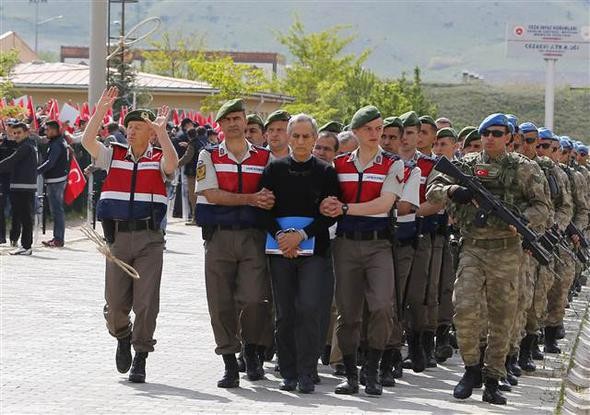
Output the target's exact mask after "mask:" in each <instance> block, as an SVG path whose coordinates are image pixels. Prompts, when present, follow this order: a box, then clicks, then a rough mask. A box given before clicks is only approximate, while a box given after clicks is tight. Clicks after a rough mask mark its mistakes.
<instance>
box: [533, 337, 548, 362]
mask: <svg viewBox="0 0 590 415" xmlns="http://www.w3.org/2000/svg"><path fill="white" fill-rule="evenodd" d="M531 355H532V357H533V360H543V359H544V358H545V356H544V355H543V352H541V349H539V335H536V336H535V339H534V341H533V344H532V346H531Z"/></svg>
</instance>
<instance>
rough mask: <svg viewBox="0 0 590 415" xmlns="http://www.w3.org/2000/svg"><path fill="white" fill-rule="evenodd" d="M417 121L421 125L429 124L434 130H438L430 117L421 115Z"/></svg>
mask: <svg viewBox="0 0 590 415" xmlns="http://www.w3.org/2000/svg"><path fill="white" fill-rule="evenodd" d="M419 120H420V122H421V123H422V124H430V125H432V126H433V127H434V129H437V128H438V127H437V126H436V121H434V118H432V117H431V116H430V115H423V116H421V117H420V118H419Z"/></svg>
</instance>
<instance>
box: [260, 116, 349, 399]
mask: <svg viewBox="0 0 590 415" xmlns="http://www.w3.org/2000/svg"><path fill="white" fill-rule="evenodd" d="M287 134H288V135H289V144H290V147H291V155H290V156H289V157H285V158H283V159H279V160H275V161H273V162H272V163H271V164H270V165H269V166H267V167H266V169H265V170H264V173H263V176H262V186H263V187H264V188H266V189H269V190H271V191H272V192H273V193H274V195H275V201H276V202H275V205H274V208H273V209H272V210H271V211H269V212H265V213H264V214H265V222H266V228H267V230H268V232H269V233H270V234H271V235H273V236H274V238H275V239H276V240H277V242H278V247H279V249H280V254H278V255H271V256H270V272H271V277H272V286H273V293H274V301H275V307H276V341H277V351H278V358H279V361H280V372H281V375H282V377H283V381H282V382H281V385H280V389H282V390H288V391H292V390H294V389H295V388H296V387H298V389H299V391H300V392H301V393H310V392H313V390H314V382H313V380H312V375H313V373H314V372H315V370H316V365H317V358H318V350H319V349H320V343H321V342H322V341H323V340H324V339H320V318H321V317H320V316H321V315H322V313H327V312H329V309H330V302H331V300H332V296H331V295H329V296H327V295H325V292H326V291H330V292H332V291H333V286H334V281H333V277H331V274H330V273H329V272H328V270H329V262H328V261H329V260H330V259H329V255H328V247H329V243H330V239H329V235H328V228H329V227H330V226H331V225H332V224H333V223H334V221H335V219H333V218H328V217H326V216H323V215H321V214H320V212H319V206H320V202H321V201H322V200H323V199H324V198H325V197H327V196H336V195H338V194H339V186H338V178H337V176H336V172H335V170H334V168H333V167H332V166H330V165H328V164H327V163H325V162H323V161H321V160H319V159H317V158H316V157H314V156H312V154H311V153H312V150H313V147H314V144H315V140H316V139H317V125H316V122H315V120H314V119H313V118H311V117H309V116H307V115H305V114H299V115H296V116H294V117H292V118H291V119H290V120H289V124H288V126H287ZM285 218H297V221H301V222H303V223H307V225H305V226H302V225H299V226H297V225H293V224H294V223H296V221H293V220H292V219H290V220H286V219H285ZM279 221H280V222H282V226H281V224H280V223H279ZM290 221H291V223H292V225H289V222H290ZM285 222H287V223H285ZM311 238H313V239H314V240H315V241H314V246H313V251H312V252H308V253H307V254H306V255H302V251H301V249H300V248H301V247H300V244H301V243H302V242H303V241H305V240H308V239H311Z"/></svg>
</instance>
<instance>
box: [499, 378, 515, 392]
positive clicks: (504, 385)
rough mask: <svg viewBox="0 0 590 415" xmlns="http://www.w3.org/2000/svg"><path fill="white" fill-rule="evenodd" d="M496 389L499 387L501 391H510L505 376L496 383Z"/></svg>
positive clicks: (510, 388)
mask: <svg viewBox="0 0 590 415" xmlns="http://www.w3.org/2000/svg"><path fill="white" fill-rule="evenodd" d="M498 389H500V390H501V391H502V392H512V386H511V385H510V383H509V382H508V381H507V380H506V378H501V379H500V384H499V385H498Z"/></svg>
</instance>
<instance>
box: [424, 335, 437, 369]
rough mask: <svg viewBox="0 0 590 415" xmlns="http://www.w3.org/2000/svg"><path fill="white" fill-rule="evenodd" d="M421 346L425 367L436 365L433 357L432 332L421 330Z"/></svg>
mask: <svg viewBox="0 0 590 415" xmlns="http://www.w3.org/2000/svg"><path fill="white" fill-rule="evenodd" d="M422 347H423V349H424V357H425V360H426V367H436V366H437V365H436V359H435V358H434V332H432V331H424V332H422Z"/></svg>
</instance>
